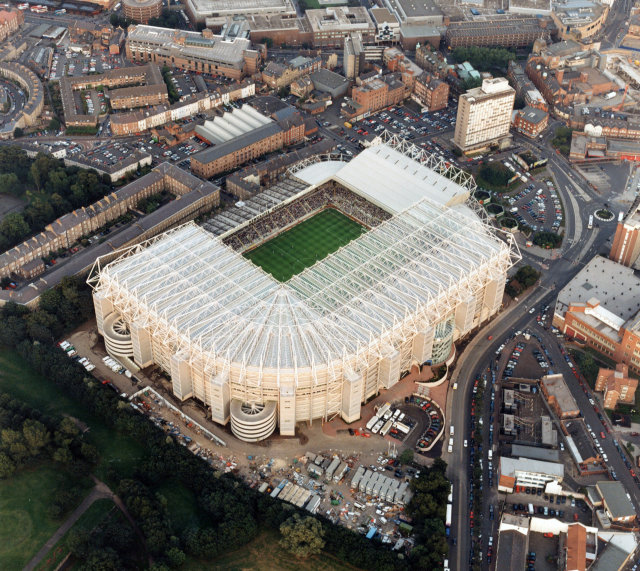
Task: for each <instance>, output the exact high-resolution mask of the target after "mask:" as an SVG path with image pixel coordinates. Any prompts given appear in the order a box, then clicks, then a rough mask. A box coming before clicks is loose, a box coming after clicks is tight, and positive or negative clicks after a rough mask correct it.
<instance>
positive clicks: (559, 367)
mask: <svg viewBox="0 0 640 571" xmlns="http://www.w3.org/2000/svg"><path fill="white" fill-rule="evenodd" d="M541 338H542V339H543V340H544V341H545V345H546V346H547V349H548V350H549V351H550V353H551V355H552V359H553V360H554V366H553V367H551V368H552V369H553V371H554V372H560V373H562V374H563V375H564V378H565V379H566V380H567V386H568V387H569V390H570V391H571V394H572V395H573V397H574V398H575V400H576V403H577V404H578V408H579V410H580V412H581V413H582V417H583V419H584V421H585V423H586V424H588V425H589V426H590V427H591V429H592V430H593V431H594V432H595V433H596V434H598V433H600V432H601V431H603V430H605V428H604V425H603V423H602V422H601V421H600V419H599V418H598V413H597V412H596V411H595V409H594V408H593V405H592V404H591V403H590V402H589V399H590V398H593V396H592V394H591V391H590V389H589V388H588V385H587V384H586V381H583V385H581V384H580V381H579V379H578V378H577V377H576V376H575V374H574V373H573V371H572V369H571V367H569V365H568V363H567V362H566V360H565V357H564V355H563V354H562V350H561V348H560V345H559V343H558V338H557V337H556V336H555V335H552V334H550V333H549V332H548V331H545V330H543V331H541ZM585 388H586V389H587V390H586V392H585V390H584V389H585ZM598 408H600V407H598ZM611 436H613V434H612V435H611ZM598 440H600V441H601V446H602V449H603V451H604V453H605V454H606V455H607V462H606V465H607V466H608V467H609V468H613V469H614V470H615V472H616V476H617V478H618V480H619V481H620V482H622V483H623V484H624V486H625V488H626V489H627V491H628V492H629V493H630V495H631V496H632V498H634V499H635V503H636V509H639V508H640V489H639V488H638V485H637V483H636V482H635V480H634V479H633V476H631V473H630V472H629V469H628V468H627V467H626V465H625V463H624V460H623V459H622V457H621V456H620V453H619V452H618V450H617V448H616V447H615V445H614V444H613V439H612V438H605V439H602V440H601V439H598Z"/></svg>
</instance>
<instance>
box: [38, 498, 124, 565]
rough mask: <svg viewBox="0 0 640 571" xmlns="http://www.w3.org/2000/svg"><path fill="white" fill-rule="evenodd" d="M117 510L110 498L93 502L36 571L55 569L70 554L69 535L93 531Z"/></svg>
mask: <svg viewBox="0 0 640 571" xmlns="http://www.w3.org/2000/svg"><path fill="white" fill-rule="evenodd" d="M115 509H117V508H116V507H115V504H114V503H113V501H112V500H110V499H108V498H104V499H100V500H96V501H95V502H93V503H92V504H91V505H90V506H89V509H88V510H87V511H86V512H84V513H83V514H82V515H81V516H80V519H79V520H78V521H77V522H76V523H74V524H73V526H72V527H71V529H70V530H69V531H67V533H65V534H64V535H63V536H62V539H60V541H58V543H56V544H55V545H54V546H53V547H52V548H51V549H50V550H49V553H48V554H47V557H45V558H44V559H43V560H42V562H41V563H40V564H39V565H37V566H36V571H48V570H50V569H55V568H56V567H57V566H58V564H59V563H60V561H62V560H63V559H64V558H65V557H66V555H67V553H68V552H69V550H68V549H67V547H66V545H67V539H68V538H69V534H70V533H71V532H72V531H74V530H78V529H86V530H87V531H91V530H92V529H93V528H94V527H95V526H96V525H98V524H99V523H100V522H101V521H102V520H103V519H104V518H105V516H106V515H107V514H108V513H109V512H110V511H111V510H115Z"/></svg>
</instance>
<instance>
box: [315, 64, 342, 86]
mask: <svg viewBox="0 0 640 571" xmlns="http://www.w3.org/2000/svg"><path fill="white" fill-rule="evenodd" d="M310 77H311V81H313V82H314V83H316V82H317V83H319V84H322V86H326V87H328V88H329V89H336V88H338V87H340V86H342V85H344V84H345V83H348V81H349V80H348V79H346V78H345V77H344V76H342V75H340V74H339V73H336V72H335V71H331V70H328V69H324V68H322V69H319V70H318V71H314V72H313V73H312V74H311V76H310Z"/></svg>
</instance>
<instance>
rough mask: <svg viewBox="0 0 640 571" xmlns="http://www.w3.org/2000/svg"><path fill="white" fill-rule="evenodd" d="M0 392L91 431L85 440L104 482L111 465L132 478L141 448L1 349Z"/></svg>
mask: <svg viewBox="0 0 640 571" xmlns="http://www.w3.org/2000/svg"><path fill="white" fill-rule="evenodd" d="M96 382H97V381H96ZM0 391H2V392H6V393H9V394H11V395H13V396H15V397H16V398H18V399H20V400H23V401H24V402H26V403H27V404H29V405H30V406H32V407H34V408H38V409H40V410H41V411H43V412H46V413H48V414H51V415H59V416H64V415H66V416H73V417H75V418H77V419H79V420H81V421H82V422H84V423H85V424H87V425H88V426H89V429H90V430H89V432H88V434H87V436H86V438H87V440H88V441H89V442H91V443H92V444H94V445H95V446H96V447H97V448H98V450H99V453H100V463H99V464H98V467H97V469H96V472H95V474H96V476H97V477H98V478H101V479H106V473H107V468H108V466H109V465H110V464H117V465H118V466H119V467H120V468H123V469H124V470H125V472H126V473H127V474H131V475H132V474H133V470H134V467H135V465H136V463H137V462H138V460H139V459H140V458H141V457H143V456H144V446H141V445H140V444H138V443H137V442H135V441H134V440H132V439H131V438H128V437H126V436H125V435H122V434H119V433H117V432H115V431H113V430H112V429H111V428H109V427H107V426H105V425H104V424H103V423H102V421H101V419H99V418H97V417H95V416H93V415H91V414H90V413H89V412H87V411H86V409H84V408H83V407H82V406H81V405H80V404H79V403H77V402H76V401H74V400H73V399H71V398H69V397H67V396H66V395H64V394H63V393H62V392H61V391H60V390H59V389H58V387H56V386H55V385H54V384H53V383H52V382H50V381H48V380H47V379H45V378H44V377H40V376H39V375H37V374H36V373H34V372H33V371H32V370H31V369H30V368H29V366H28V365H27V364H26V363H25V362H24V361H23V360H22V358H21V357H20V356H19V355H17V354H15V353H13V352H11V351H7V350H0Z"/></svg>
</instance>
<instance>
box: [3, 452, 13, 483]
mask: <svg viewBox="0 0 640 571" xmlns="http://www.w3.org/2000/svg"><path fill="white" fill-rule="evenodd" d="M15 471H16V465H15V464H14V462H13V460H11V458H10V457H9V456H8V455H7V454H5V453H4V452H0V478H8V477H9V476H11V475H12V474H13V473H14V472H15Z"/></svg>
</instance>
